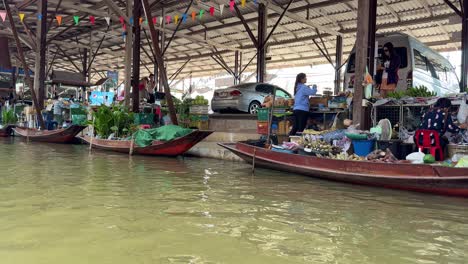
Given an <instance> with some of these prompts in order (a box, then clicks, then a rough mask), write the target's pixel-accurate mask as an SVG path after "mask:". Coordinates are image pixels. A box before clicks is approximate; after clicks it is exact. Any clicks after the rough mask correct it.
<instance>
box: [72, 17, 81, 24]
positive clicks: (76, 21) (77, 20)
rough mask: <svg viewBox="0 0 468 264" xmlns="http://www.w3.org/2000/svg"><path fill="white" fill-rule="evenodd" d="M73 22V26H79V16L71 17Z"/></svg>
mask: <svg viewBox="0 0 468 264" xmlns="http://www.w3.org/2000/svg"><path fill="white" fill-rule="evenodd" d="M73 20H74V21H75V25H78V24H80V17H79V16H73Z"/></svg>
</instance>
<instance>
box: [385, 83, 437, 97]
mask: <svg viewBox="0 0 468 264" xmlns="http://www.w3.org/2000/svg"><path fill="white" fill-rule="evenodd" d="M436 95H437V93H435V92H431V91H429V89H427V87H426V86H424V85H421V86H417V87H411V88H408V89H407V90H406V91H395V92H391V93H389V94H388V97H389V98H395V99H401V98H403V97H405V96H409V97H433V96H436Z"/></svg>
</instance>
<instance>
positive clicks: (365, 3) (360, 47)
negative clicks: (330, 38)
mask: <svg viewBox="0 0 468 264" xmlns="http://www.w3.org/2000/svg"><path fill="white" fill-rule="evenodd" d="M371 2H373V3H371ZM376 2H377V0H358V15H357V17H358V21H357V35H356V77H355V80H354V87H355V88H354V97H353V122H354V124H356V125H357V124H361V125H364V123H365V116H364V108H363V107H362V99H363V98H364V87H363V85H362V83H363V82H364V77H365V73H366V66H367V63H368V60H367V56H368V51H369V30H370V28H369V20H370V18H369V14H370V10H371V7H372V4H375V5H376Z"/></svg>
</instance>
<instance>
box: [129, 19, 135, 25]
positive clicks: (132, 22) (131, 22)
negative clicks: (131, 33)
mask: <svg viewBox="0 0 468 264" xmlns="http://www.w3.org/2000/svg"><path fill="white" fill-rule="evenodd" d="M129 20H130V26H132V27H133V24H134V23H135V22H134V19H133V17H130V18H129Z"/></svg>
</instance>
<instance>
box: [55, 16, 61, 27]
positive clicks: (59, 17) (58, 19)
mask: <svg viewBox="0 0 468 264" xmlns="http://www.w3.org/2000/svg"><path fill="white" fill-rule="evenodd" d="M55 19H57V24H58V25H59V26H60V25H62V16H55Z"/></svg>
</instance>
